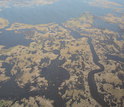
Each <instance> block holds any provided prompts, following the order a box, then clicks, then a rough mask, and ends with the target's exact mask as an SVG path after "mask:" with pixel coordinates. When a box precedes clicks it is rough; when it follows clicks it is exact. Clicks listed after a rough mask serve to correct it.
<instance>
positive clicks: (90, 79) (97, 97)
mask: <svg viewBox="0 0 124 107" xmlns="http://www.w3.org/2000/svg"><path fill="white" fill-rule="evenodd" d="M87 38H88V41H87V42H88V44H89V46H90V49H91V53H92V56H93V62H94V63H95V64H96V65H97V66H98V67H99V69H96V70H93V71H91V72H89V74H88V84H89V88H90V93H91V95H92V97H93V98H94V99H95V100H96V101H97V102H98V103H99V104H100V105H101V106H103V107H109V106H108V104H107V103H106V102H105V101H104V96H103V95H101V94H100V93H99V92H98V90H97V86H96V83H95V79H94V75H95V74H96V73H99V72H102V71H104V66H103V65H102V64H101V63H99V57H98V55H97V54H96V51H95V49H94V46H93V44H92V39H91V38H89V37H87Z"/></svg>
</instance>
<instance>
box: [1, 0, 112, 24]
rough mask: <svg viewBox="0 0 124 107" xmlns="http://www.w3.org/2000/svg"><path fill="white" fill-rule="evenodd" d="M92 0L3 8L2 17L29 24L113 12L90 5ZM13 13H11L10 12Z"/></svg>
mask: <svg viewBox="0 0 124 107" xmlns="http://www.w3.org/2000/svg"><path fill="white" fill-rule="evenodd" d="M91 1H92V0H58V1H57V2H55V3H53V4H49V5H32V6H23V7H21V6H13V4H10V5H9V6H10V7H9V9H8V8H3V10H2V11H1V12H0V17H3V18H6V19H8V20H9V22H10V23H13V22H21V23H27V24H44V23H45V24H46V23H51V22H55V23H62V22H65V21H67V20H69V19H70V18H74V17H78V16H80V15H81V14H83V13H84V12H91V13H93V14H96V15H103V14H107V13H111V12H112V9H104V8H99V7H95V8H94V6H91V5H89V4H88V3H89V2H91ZM10 13H11V14H10Z"/></svg>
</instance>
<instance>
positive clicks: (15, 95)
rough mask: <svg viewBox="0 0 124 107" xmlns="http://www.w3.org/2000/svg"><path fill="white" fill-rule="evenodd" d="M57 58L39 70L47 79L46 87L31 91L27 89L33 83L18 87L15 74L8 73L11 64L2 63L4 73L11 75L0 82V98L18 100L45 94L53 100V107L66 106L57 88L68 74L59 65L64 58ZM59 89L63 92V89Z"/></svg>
mask: <svg viewBox="0 0 124 107" xmlns="http://www.w3.org/2000/svg"><path fill="white" fill-rule="evenodd" d="M58 58H59V57H58ZM58 58H57V59H55V60H52V61H51V64H50V65H49V66H48V67H46V68H43V69H42V71H41V76H43V77H45V79H46V80H48V89H47V90H44V89H41V90H38V91H32V92H31V91H29V89H30V87H29V86H30V85H33V84H27V85H26V86H24V88H20V87H19V86H18V84H17V83H16V81H15V80H16V76H12V75H11V73H10V71H11V69H12V67H13V65H10V64H8V63H3V66H2V67H3V68H5V69H6V74H7V76H9V77H11V79H10V80H8V81H6V82H0V84H1V86H2V87H1V88H0V99H7V100H8V99H12V100H13V101H14V100H15V101H20V100H21V99H22V98H29V97H31V96H32V97H33V96H39V95H41V96H43V95H45V97H46V98H48V99H51V100H54V107H66V100H64V99H62V97H61V95H59V90H58V88H59V86H60V85H61V83H62V82H64V81H65V80H67V79H69V77H70V75H69V72H68V71H66V70H65V69H64V68H62V67H60V66H61V65H62V64H64V63H65V59H63V60H59V59H58ZM17 75H18V74H17ZM34 85H35V84H34ZM8 89H9V90H8ZM61 91H62V92H65V89H64V90H61Z"/></svg>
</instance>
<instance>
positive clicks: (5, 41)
mask: <svg viewBox="0 0 124 107" xmlns="http://www.w3.org/2000/svg"><path fill="white" fill-rule="evenodd" d="M30 42H31V40H27V39H25V35H24V34H18V33H15V32H14V31H5V30H3V32H2V33H0V45H4V46H5V48H10V47H14V46H17V45H24V46H27V45H29V44H30Z"/></svg>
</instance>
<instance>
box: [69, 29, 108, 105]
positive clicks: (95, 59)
mask: <svg viewBox="0 0 124 107" xmlns="http://www.w3.org/2000/svg"><path fill="white" fill-rule="evenodd" d="M69 30H70V31H71V35H72V36H73V37H74V38H82V37H85V38H87V39H88V40H87V43H88V44H89V46H90V50H91V53H92V57H93V62H94V63H95V64H96V65H97V66H98V67H99V69H96V70H93V71H90V72H89V74H88V85H89V89H90V93H91V96H92V97H93V99H95V100H96V101H97V102H98V103H99V104H100V105H101V106H102V107H109V106H108V104H107V103H106V102H105V101H104V96H103V95H102V94H100V93H99V92H98V90H97V86H96V83H95V79H94V75H95V74H96V73H99V72H103V71H104V66H103V65H102V64H101V63H99V61H100V60H99V57H98V55H97V53H96V51H95V49H94V46H93V44H92V38H90V37H87V36H82V35H80V34H79V33H78V32H76V31H73V30H71V29H69Z"/></svg>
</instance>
